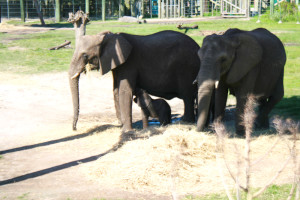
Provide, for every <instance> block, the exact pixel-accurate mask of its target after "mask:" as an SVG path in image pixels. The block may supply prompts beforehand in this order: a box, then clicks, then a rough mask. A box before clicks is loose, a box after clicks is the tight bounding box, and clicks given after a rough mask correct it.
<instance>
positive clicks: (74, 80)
mask: <svg viewBox="0 0 300 200" xmlns="http://www.w3.org/2000/svg"><path fill="white" fill-rule="evenodd" d="M69 83H70V89H71V94H72V100H73V111H74V115H73V130H76V125H77V121H78V115H79V76H76V77H74V75H73V73H69Z"/></svg>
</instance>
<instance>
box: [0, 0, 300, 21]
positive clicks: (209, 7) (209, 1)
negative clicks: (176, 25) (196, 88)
mask: <svg viewBox="0 0 300 200" xmlns="http://www.w3.org/2000/svg"><path fill="white" fill-rule="evenodd" d="M249 1H250V2H249ZM270 1H272V2H274V0H105V16H106V17H105V18H106V19H117V18H119V17H120V16H122V15H126V16H139V15H143V17H144V18H152V17H160V18H176V17H194V16H207V15H216V14H218V15H222V16H224V17H234V16H239V17H241V16H244V17H247V16H253V15H256V14H257V13H258V12H259V11H264V9H266V8H267V7H268V6H269V5H270ZM293 1H295V0H293ZM296 1H297V2H296V3H297V4H298V2H299V1H300V0H296ZM37 2H38V4H39V9H40V10H41V12H42V14H43V16H44V18H46V19H51V18H53V19H54V18H55V8H56V6H55V2H56V0H37ZM85 2H86V0H61V5H60V15H61V17H62V18H65V19H66V18H68V16H69V15H68V13H69V12H73V13H75V12H76V11H78V10H79V9H81V10H83V11H85V6H86V5H85ZM120 5H121V6H120ZM247 5H249V6H247ZM20 7H21V5H20V0H0V17H1V18H6V19H10V18H20V17H21V9H20ZM24 10H25V18H26V20H28V19H33V18H38V14H37V11H36V7H35V5H34V3H33V0H24ZM89 11H90V13H89V16H90V18H92V19H94V20H95V19H96V20H100V19H102V0H89Z"/></svg>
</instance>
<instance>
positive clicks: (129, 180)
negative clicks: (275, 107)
mask: <svg viewBox="0 0 300 200" xmlns="http://www.w3.org/2000/svg"><path fill="white" fill-rule="evenodd" d="M106 131H110V130H106ZM113 131H117V130H116V129H114V130H113ZM102 134H105V135H107V136H109V135H110V134H106V133H105V132H104V133H101V135H102ZM111 135H114V137H116V135H115V134H111ZM119 137H120V136H119ZM290 138H291V136H288V135H286V136H282V138H281V139H278V136H276V135H264V136H260V137H256V138H253V140H252V142H251V148H252V151H251V159H252V160H254V161H255V160H258V161H259V162H258V164H256V165H255V166H253V167H252V168H251V176H252V179H251V182H250V185H251V187H261V186H263V185H264V184H265V183H266V182H267V181H268V180H269V179H270V178H271V177H272V174H274V173H275V172H276V171H277V170H278V168H279V167H280V165H281V163H282V162H284V161H285V160H286V157H287V156H288V155H289V149H288V147H287V143H288V144H289V145H291V142H292V141H291V140H290ZM103 139H104V138H103V137H102V142H105V141H104V140H103ZM123 139H124V138H123ZM108 140H109V141H110V139H109V138H108ZM226 142H227V144H226V149H225V156H226V160H227V161H228V165H229V167H231V168H233V169H235V168H236V162H237V161H236V153H235V152H236V149H239V150H240V151H241V152H243V151H244V149H243V148H244V147H243V146H244V139H240V138H229V139H227V140H226ZM274 143H276V144H277V145H276V147H275V148H273V149H272V150H271V151H269V149H270V148H272V146H274V145H273V144H274ZM122 144H123V143H122ZM267 151H269V154H268V155H264V154H265V152H267ZM262 156H263V159H260V158H261V157H262ZM216 162H217V161H216V137H215V135H214V134H208V133H204V132H201V133H199V132H196V131H195V126H193V125H180V124H177V125H171V126H168V127H167V128H153V127H152V128H149V129H147V130H146V131H141V132H138V133H136V134H135V135H131V136H130V135H129V136H126V139H125V143H124V144H123V145H121V146H120V148H118V149H117V150H116V151H113V152H111V153H109V154H107V155H105V156H104V157H101V158H100V159H98V160H97V161H95V162H93V163H90V164H88V165H85V166H83V168H82V169H84V171H85V173H86V174H88V176H89V178H90V179H92V180H97V181H99V183H101V184H105V185H109V186H111V187H116V188H122V189H125V190H137V191H147V192H152V193H154V194H169V195H171V194H172V193H173V192H174V191H175V192H176V194H179V195H186V194H198V195H199V194H207V193H212V192H220V191H223V186H222V184H221V181H222V179H221V177H220V174H219V173H218V172H219V169H218V166H217V163H216ZM241 167H244V166H241ZM224 169H225V168H224ZM224 171H225V170H224ZM234 173H237V172H236V171H234ZM225 179H226V182H227V184H228V185H229V187H231V188H234V183H233V181H232V180H231V178H230V175H229V174H228V173H227V174H226V172H225ZM241 181H244V180H241ZM292 181H293V170H292V163H289V164H288V166H287V168H286V169H285V170H284V172H283V173H282V174H281V175H280V177H279V178H278V179H277V181H276V182H274V183H275V184H283V183H291V182H292Z"/></svg>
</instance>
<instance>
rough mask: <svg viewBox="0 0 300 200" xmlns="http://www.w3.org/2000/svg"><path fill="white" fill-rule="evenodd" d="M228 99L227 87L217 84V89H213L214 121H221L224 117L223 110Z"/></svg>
mask: <svg viewBox="0 0 300 200" xmlns="http://www.w3.org/2000/svg"><path fill="white" fill-rule="evenodd" d="M227 97H228V87H227V86H226V85H225V84H223V83H222V82H220V83H219V86H218V88H217V89H215V99H214V101H215V102H214V112H215V113H214V121H215V122H216V121H223V120H224V115H225V108H226V103H227Z"/></svg>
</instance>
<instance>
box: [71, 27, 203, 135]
mask: <svg viewBox="0 0 300 200" xmlns="http://www.w3.org/2000/svg"><path fill="white" fill-rule="evenodd" d="M199 49H200V47H199V46H198V44H197V43H196V42H195V41H194V40H193V39H191V38H190V37H188V36H186V35H184V34H182V33H179V32H174V31H162V32H158V33H155V34H152V35H148V36H138V35H131V34H126V33H118V34H113V33H111V32H102V33H100V34H98V35H90V36H88V35H87V36H82V37H81V38H80V40H79V44H78V45H77V47H76V49H75V52H74V55H73V59H72V61H71V64H70V69H69V80H70V86H71V92H72V99H73V106H74V119H73V130H76V124H77V120H78V115H79V91H78V83H79V77H80V74H81V73H82V72H84V71H86V68H85V66H86V65H87V64H89V66H92V69H98V70H100V71H101V73H102V74H105V73H107V72H108V71H110V70H112V74H113V88H114V103H115V108H116V113H117V117H118V119H119V120H120V121H121V123H122V125H123V128H122V131H123V132H127V131H130V130H132V96H133V95H134V94H135V89H136V88H141V89H144V90H145V91H147V92H148V93H149V94H151V95H154V96H158V97H162V98H165V99H172V98H174V97H178V98H180V99H183V101H184V120H185V121H188V122H194V121H195V116H194V99H195V96H196V93H197V86H194V85H193V80H194V79H195V78H196V76H197V73H198V71H199V67H200V60H199V57H198V55H197V51H198V50H199Z"/></svg>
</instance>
